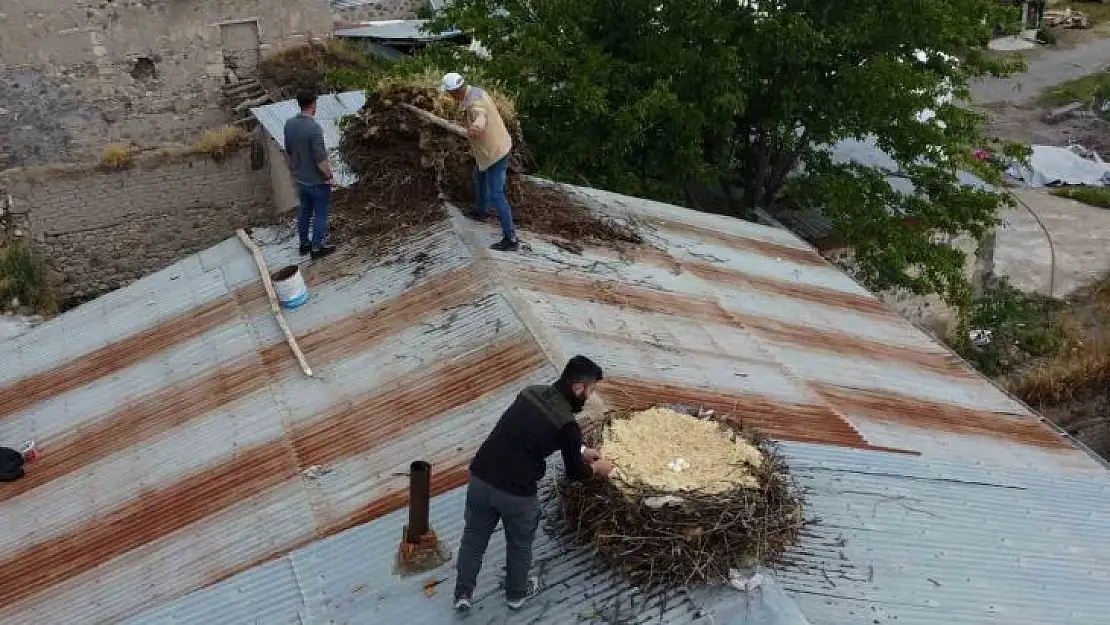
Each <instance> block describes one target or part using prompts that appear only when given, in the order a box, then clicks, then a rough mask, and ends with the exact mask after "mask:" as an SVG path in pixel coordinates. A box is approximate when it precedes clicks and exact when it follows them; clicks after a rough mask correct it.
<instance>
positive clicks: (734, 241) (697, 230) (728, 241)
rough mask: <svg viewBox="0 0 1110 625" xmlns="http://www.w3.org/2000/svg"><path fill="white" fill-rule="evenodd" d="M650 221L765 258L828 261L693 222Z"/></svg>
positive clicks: (813, 263)
mask: <svg viewBox="0 0 1110 625" xmlns="http://www.w3.org/2000/svg"><path fill="white" fill-rule="evenodd" d="M652 223H653V224H654V225H656V226H658V227H660V228H663V229H664V230H670V231H671V232H675V233H677V234H680V235H686V236H689V237H692V238H695V239H701V240H703V241H710V242H713V243H719V244H722V245H724V246H725V247H730V248H732V249H736V250H742V251H745V252H753V253H755V254H759V255H760V256H764V257H767V258H772V259H774V258H781V259H783V260H789V261H792V262H795V263H798V264H801V265H811V266H814V267H827V266H828V263H827V262H826V261H825V259H824V258H821V256H820V255H819V254H818V253H817V252H815V251H813V250H809V249H800V248H797V247H791V246H789V245H783V244H781V243H773V242H771V241H764V240H762V239H756V238H752V237H744V236H740V235H737V234H731V233H728V232H720V231H718V230H713V229H711V228H703V227H701V226H695V225H693V224H687V223H682V222H679V221H674V220H670V219H655V220H652Z"/></svg>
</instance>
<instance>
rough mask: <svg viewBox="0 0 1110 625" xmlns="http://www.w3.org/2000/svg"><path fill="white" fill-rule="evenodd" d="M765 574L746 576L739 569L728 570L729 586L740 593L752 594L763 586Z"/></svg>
mask: <svg viewBox="0 0 1110 625" xmlns="http://www.w3.org/2000/svg"><path fill="white" fill-rule="evenodd" d="M763 582H764V577H763V573H758V572H757V573H754V574H752V575H744V574H743V573H741V572H740V571H738V570H737V569H729V570H728V585H729V586H732V587H733V588H735V589H736V590H739V591H740V592H751V591H753V590H755V589H756V588H759V587H760V586H762V585H763Z"/></svg>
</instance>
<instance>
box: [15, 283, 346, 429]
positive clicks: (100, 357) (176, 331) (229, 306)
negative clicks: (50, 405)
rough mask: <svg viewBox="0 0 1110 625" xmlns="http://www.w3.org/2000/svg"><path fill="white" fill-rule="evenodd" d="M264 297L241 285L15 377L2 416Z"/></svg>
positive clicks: (178, 340)
mask: <svg viewBox="0 0 1110 625" xmlns="http://www.w3.org/2000/svg"><path fill="white" fill-rule="evenodd" d="M349 270H350V267H348V266H347V265H344V264H339V263H327V262H325V263H320V264H314V265H311V266H309V267H308V268H307V269H306V270H305V281H306V282H307V283H308V284H309V285H310V286H315V285H319V284H323V283H325V282H330V281H332V280H334V279H336V278H338V277H340V276H342V275H346V272H347V271H349ZM265 298H266V294H265V290H264V289H263V287H262V284H261V282H259V283H252V284H249V285H245V286H242V287H239V288H238V289H236V290H235V292H234V293H233V294H232V295H231V296H230V297H225V298H221V299H219V300H216V301H213V302H209V303H207V304H203V305H201V306H198V307H196V308H193V309H192V310H189V311H187V312H185V313H182V314H181V315H179V316H177V317H174V318H173V319H170V320H168V321H165V322H163V323H162V324H160V325H158V326H155V327H153V328H149V329H146V330H143V331H140V332H138V333H137V334H133V335H131V336H129V337H127V338H124V339H121V340H119V341H116V342H114V343H110V344H108V345H105V346H104V347H101V348H98V349H95V350H93V351H91V352H89V353H88V354H85V355H83V356H79V357H77V358H75V359H73V360H70V361H68V362H66V363H64V364H61V365H58V366H56V367H54V368H52V369H49V370H46V371H43V372H40V373H36V374H32V375H30V376H28V377H25V378H23V379H21V380H17V381H15V382H12V383H10V384H8V385H7V386H4V387H2V388H0V419H3V418H4V417H6V416H8V415H12V414H15V413H17V412H19V411H21V410H24V409H26V408H28V407H30V406H33V405H34V404H37V403H39V402H42V401H45V400H47V399H50V398H52V397H57V396H59V395H62V394H64V393H67V392H69V391H72V390H74V389H78V388H81V387H83V386H86V385H88V384H90V383H91V382H94V381H96V380H98V379H101V378H105V377H107V376H109V375H111V374H113V373H116V372H118V371H122V370H123V369H126V368H127V367H130V366H132V365H135V364H137V363H139V362H141V361H143V360H146V359H147V358H150V357H151V356H153V355H155V354H157V353H160V352H162V351H165V350H167V349H170V348H172V347H174V346H176V345H180V344H182V343H185V342H187V341H190V340H192V339H195V338H196V337H198V336H200V335H202V334H204V333H206V332H209V331H211V330H213V329H214V328H217V327H219V326H222V325H224V324H227V323H229V322H231V321H233V320H234V319H235V318H236V317H237V316H239V315H240V314H241V313H243V312H244V307H249V308H257V307H260V306H261V305H262V304H263V302H264V300H265ZM246 312H248V313H249V312H250V311H246Z"/></svg>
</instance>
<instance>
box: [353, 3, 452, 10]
mask: <svg viewBox="0 0 1110 625" xmlns="http://www.w3.org/2000/svg"><path fill="white" fill-rule="evenodd" d="M381 3H382V0H331V9H332V10H333V11H342V10H343V9H357V8H358V7H363V6H370V5H380V4H381ZM428 4H429V5H431V8H432V10H433V11H442V10H443V7H445V6H446V5H447V2H446V0H429V2H428Z"/></svg>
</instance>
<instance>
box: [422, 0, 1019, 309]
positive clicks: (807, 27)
mask: <svg viewBox="0 0 1110 625" xmlns="http://www.w3.org/2000/svg"><path fill="white" fill-rule="evenodd" d="M999 10H1002V9H1001V8H1000V7H999V5H998V4H997V3H996V2H994V0H929V1H926V2H922V1H921V0H884V1H883V2H875V1H874V0H760V1H758V2H755V1H746V0H731V1H729V2H721V1H720V0H685V1H681V2H675V1H671V0H650V1H649V0H600V1H599V0H455V2H453V3H452V4H451V5H450V6H449V7H448V8H447V10H446V11H445V13H444V15H443V16H442V17H441V24H440V25H443V24H452V25H456V26H458V27H461V28H462V29H464V30H466V31H468V32H470V33H472V34H473V35H474V36H475V37H476V38H477V39H478V40H479V41H481V42H482V44H483V45H484V46H485V47H486V48H487V49H488V50H489V52H490V57H489V58H488V59H484V60H483V59H479V58H477V57H469V58H461V57H460V54H461V53H454V54H455V56H456V58H455V59H454V62H455V63H461V64H462V65H464V66H470V67H474V68H480V71H481V72H482V74H483V75H484V76H486V77H488V78H491V79H494V80H496V81H498V82H499V83H500V86H501V87H502V88H505V89H507V90H509V91H510V92H514V93H515V94H516V96H517V105H518V109H519V110H520V112H521V115H522V120H523V123H524V128H525V132H526V135H527V137H528V138H529V140H530V142H531V143H532V145H533V147H534V148H535V153H536V155H537V159H538V162H539V164H540V165H541V169H542V171H543V173H545V174H547V175H550V176H552V177H554V178H556V179H559V180H565V181H568V182H574V183H579V184H590V185H594V186H600V187H604V188H609V189H613V190H616V191H622V192H627V193H633V194H641V195H649V196H652V197H657V198H662V199H671V200H673V199H675V198H677V197H679V196H680V194H681V189H682V185H683V183H686V182H689V181H702V182H722V183H729V184H730V185H736V186H739V187H740V188H742V189H743V190H744V193H743V195H742V197H741V198H739V199H738V205H737V207H736V210H737V212H738V214H741V215H744V214H750V211H751V210H752V209H756V208H763V209H766V208H774V207H775V206H776V203H779V202H781V201H783V199H784V198H786V197H789V198H790V199H792V200H793V201H794V202H795V203H801V204H812V205H814V206H817V207H820V209H821V210H824V211H825V213H826V214H827V215H828V216H829V217H830V218H831V219H832V221H833V222H834V224H835V226H836V228H837V230H838V232H839V234H840V235H841V236H842V237H843V238H844V239H845V241H846V242H847V243H848V244H850V245H852V246H853V247H854V248H855V251H856V258H857V260H858V262H859V265H860V266H859V272H858V275H859V276H860V277H861V278H862V279H863V280H864V281H865V282H866V283H868V285H869V286H871V287H872V288H876V289H885V288H889V287H894V286H902V287H906V288H908V289H910V290H912V291H915V292H920V293H925V292H939V293H942V294H944V295H945V296H946V297H947V298H948V299H949V301H952V302H954V303H960V304H963V303H966V302H967V298H968V296H969V292H968V289H967V284H966V282H965V281H964V279H963V277H962V274H961V269H962V265H963V258H962V254H961V253H960V252H959V251H957V250H955V249H953V248H951V247H949V246H948V245H946V244H945V243H944V242H943V241H944V240H946V239H947V238H949V237H950V236H952V235H956V234H958V233H960V232H970V233H971V234H973V235H975V236H977V237H979V236H982V235H983V234H984V233H985V232H986V231H987V230H988V229H989V228H990V227H991V226H992V225H993V224H994V223H995V219H996V214H997V210H998V207H999V206H1000V205H1001V204H1003V203H1005V202H1007V201H1008V200H1007V198H1006V196H1004V195H1003V194H1000V193H996V192H992V191H989V190H984V189H974V188H970V187H967V186H963V185H961V184H960V183H959V180H958V176H957V172H958V170H959V169H960V168H966V167H968V166H970V165H971V164H972V163H975V162H974V159H973V158H972V157H971V154H972V151H973V150H974V149H975V148H978V147H982V146H983V145H984V141H983V138H982V137H981V135H980V130H979V128H980V124H981V121H982V120H981V118H980V117H979V116H977V115H976V114H974V113H972V112H970V111H968V110H967V109H966V108H964V107H961V106H959V105H958V104H957V103H956V102H958V100H959V98H961V97H966V96H967V84H968V81H969V80H970V79H972V78H974V77H975V76H979V75H983V74H988V73H989V74H995V75H998V74H1003V73H1006V72H1008V71H1011V70H1012V69H1013V66H1011V65H1007V64H1006V63H1003V62H1000V61H996V60H991V59H990V58H989V57H988V56H986V55H985V54H984V53H983V50H984V46H985V44H986V42H987V41H988V39H989V38H990V36H991V34H992V33H991V30H992V27H991V26H990V25H991V24H994V23H996V21H997V20H996V17H997V12H998V11H999ZM438 60H439V61H440V62H441V61H442V59H438ZM953 97H954V98H955V100H953V99H952V98H953ZM845 139H866V140H868V141H873V142H874V143H875V144H876V145H877V146H878V147H880V148H881V149H882V150H883V151H884V152H885V153H886V154H887V155H889V157H890V158H891V159H892V166H891V167H889V168H883V169H880V168H876V167H873V166H870V165H866V164H861V163H855V162H851V161H847V162H846V161H843V160H837V159H835V158H834V157H833V154H832V152H831V150H830V146H833V145H835V144H837V143H838V142H840V141H842V140H845ZM975 169H976V172H977V173H980V174H983V175H987V176H988V177H989V178H992V179H997V176H998V175H999V173H1000V172H999V170H998V169H997V168H993V167H989V166H986V167H985V166H983V164H982V163H975ZM895 175H896V176H897V177H900V178H902V179H904V180H905V181H906V182H907V183H908V184H909V185H912V186H911V187H909V189H910V192H907V191H906V186H905V185H899V186H897V187H892V186H891V178H892V176H895ZM913 189H916V192H914V191H912V190H913ZM788 191H789V193H787V192H788ZM938 235H940V236H938Z"/></svg>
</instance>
